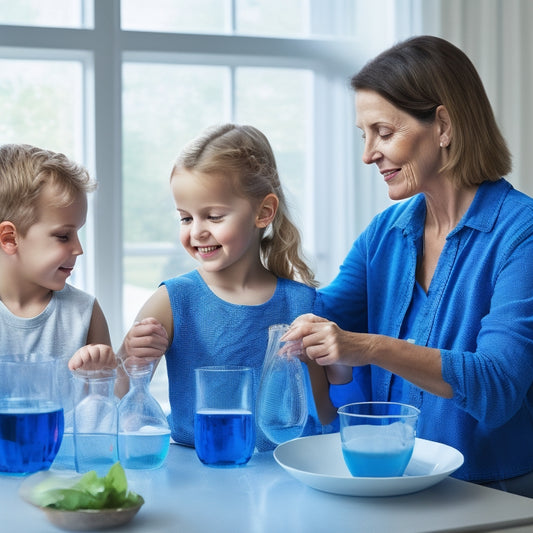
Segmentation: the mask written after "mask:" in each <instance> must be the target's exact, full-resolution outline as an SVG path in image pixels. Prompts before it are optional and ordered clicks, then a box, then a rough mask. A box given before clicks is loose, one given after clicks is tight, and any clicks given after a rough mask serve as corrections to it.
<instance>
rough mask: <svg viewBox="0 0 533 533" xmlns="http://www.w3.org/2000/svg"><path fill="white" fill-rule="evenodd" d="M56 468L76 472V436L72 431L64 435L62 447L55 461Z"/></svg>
mask: <svg viewBox="0 0 533 533" xmlns="http://www.w3.org/2000/svg"><path fill="white" fill-rule="evenodd" d="M53 466H54V468H58V469H66V470H74V469H75V468H76V463H75V453H74V434H73V433H72V429H70V430H69V431H65V432H64V433H63V440H62V441H61V447H60V448H59V451H58V452H57V455H56V458H55V459H54V465H53Z"/></svg>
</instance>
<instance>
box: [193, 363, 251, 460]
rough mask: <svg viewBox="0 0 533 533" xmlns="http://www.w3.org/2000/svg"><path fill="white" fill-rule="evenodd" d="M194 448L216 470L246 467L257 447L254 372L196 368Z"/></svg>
mask: <svg viewBox="0 0 533 533" xmlns="http://www.w3.org/2000/svg"><path fill="white" fill-rule="evenodd" d="M195 374H196V376H195V377H196V411H195V415H194V446H195V448H196V454H197V455H198V458H199V459H200V461H201V462H202V463H203V464H205V465H207V466H212V467H222V468H224V467H237V466H243V465H245V464H246V463H248V461H249V460H250V457H251V456H252V454H253V451H254V448H255V420H254V414H253V370H252V369H251V368H249V367H243V366H230V365H226V366H206V367H201V368H197V369H195Z"/></svg>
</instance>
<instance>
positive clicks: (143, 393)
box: [118, 357, 170, 469]
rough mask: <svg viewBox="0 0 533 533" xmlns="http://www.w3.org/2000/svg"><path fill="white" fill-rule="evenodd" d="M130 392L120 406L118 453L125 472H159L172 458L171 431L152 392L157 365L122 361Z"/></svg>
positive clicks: (138, 360) (145, 362) (138, 361)
mask: <svg viewBox="0 0 533 533" xmlns="http://www.w3.org/2000/svg"><path fill="white" fill-rule="evenodd" d="M122 366H123V368H124V371H125V372H126V374H127V375H128V376H129V378H130V390H129V391H128V393H127V394H126V395H125V396H124V397H123V398H122V400H120V403H119V404H118V423H119V429H118V453H119V459H120V463H121V464H122V466H123V467H124V468H137V469H143V468H146V469H149V468H159V467H160V466H161V465H162V464H163V462H164V461H165V458H166V456H167V454H168V448H169V446H170V427H169V425H168V422H167V417H166V416H165V413H164V412H163V409H162V408H161V406H160V405H159V402H158V401H157V400H156V399H155V398H154V397H153V396H152V394H151V393H150V390H149V386H150V380H151V378H152V373H153V369H154V362H153V361H143V360H142V359H141V358H138V357H137V358H133V357H132V358H128V359H125V360H124V361H122Z"/></svg>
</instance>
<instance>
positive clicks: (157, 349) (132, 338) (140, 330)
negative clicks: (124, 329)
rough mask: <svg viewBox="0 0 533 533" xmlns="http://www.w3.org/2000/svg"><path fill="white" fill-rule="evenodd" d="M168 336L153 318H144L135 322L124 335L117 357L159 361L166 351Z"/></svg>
mask: <svg viewBox="0 0 533 533" xmlns="http://www.w3.org/2000/svg"><path fill="white" fill-rule="evenodd" d="M167 348H168V335H167V331H166V329H165V328H164V327H163V325H162V324H161V323H160V322H159V321H158V320H156V319H155V318H151V317H148V318H145V319H143V320H141V321H140V322H136V323H135V324H134V325H133V326H132V327H131V329H130V330H129V331H128V333H127V334H126V337H125V338H124V342H123V343H122V347H121V349H120V352H119V355H120V357H121V358H122V359H126V358H128V357H136V358H145V359H147V360H150V361H153V360H159V359H160V358H161V357H162V356H163V355H164V354H165V352H166V351H167Z"/></svg>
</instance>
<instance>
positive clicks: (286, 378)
mask: <svg viewBox="0 0 533 533" xmlns="http://www.w3.org/2000/svg"><path fill="white" fill-rule="evenodd" d="M288 329H289V326H288V325H287V324H275V325H273V326H270V328H269V329H268V346H267V351H266V355H265V361H264V363H263V370H262V373H261V380H260V383H259V391H258V394H257V404H256V417H257V424H258V426H259V428H260V429H261V430H262V431H263V433H264V434H265V435H266V437H267V438H268V439H270V440H271V441H272V442H273V443H274V444H280V443H282V442H285V441H287V440H290V439H294V438H296V437H299V436H300V435H301V434H302V431H303V429H304V427H305V424H306V421H307V396H306V391H305V374H304V369H303V367H302V364H303V363H302V362H301V361H300V360H299V359H298V357H297V354H298V353H299V352H301V342H295V341H289V342H282V341H281V340H280V339H281V337H282V336H283V335H284V333H286V331H287V330H288Z"/></svg>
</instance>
